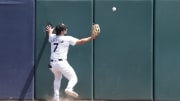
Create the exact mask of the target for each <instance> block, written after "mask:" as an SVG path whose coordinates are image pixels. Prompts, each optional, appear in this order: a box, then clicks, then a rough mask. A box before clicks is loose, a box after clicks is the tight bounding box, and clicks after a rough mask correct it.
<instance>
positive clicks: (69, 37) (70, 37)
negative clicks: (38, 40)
mask: <svg viewBox="0 0 180 101" xmlns="http://www.w3.org/2000/svg"><path fill="white" fill-rule="evenodd" d="M64 37H65V38H66V39H72V38H74V37H73V36H69V35H67V36H64Z"/></svg>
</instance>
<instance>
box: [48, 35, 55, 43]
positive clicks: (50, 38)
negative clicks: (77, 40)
mask: <svg viewBox="0 0 180 101" xmlns="http://www.w3.org/2000/svg"><path fill="white" fill-rule="evenodd" d="M55 35H56V34H50V36H49V42H51V40H52V39H53V37H54V36H55Z"/></svg>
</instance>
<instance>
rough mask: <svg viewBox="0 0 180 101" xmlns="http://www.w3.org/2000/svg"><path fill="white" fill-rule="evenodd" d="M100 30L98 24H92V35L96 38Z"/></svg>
mask: <svg viewBox="0 0 180 101" xmlns="http://www.w3.org/2000/svg"><path fill="white" fill-rule="evenodd" d="M100 32H101V29H100V26H99V24H93V25H92V36H93V37H94V38H96V37H97V36H98V35H99V34H100Z"/></svg>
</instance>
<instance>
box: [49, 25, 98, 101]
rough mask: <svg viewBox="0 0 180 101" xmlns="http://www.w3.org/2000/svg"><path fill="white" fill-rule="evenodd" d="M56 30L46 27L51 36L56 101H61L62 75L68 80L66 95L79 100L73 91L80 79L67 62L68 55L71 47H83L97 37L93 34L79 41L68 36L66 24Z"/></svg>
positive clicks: (58, 26) (51, 64) (51, 67)
mask: <svg viewBox="0 0 180 101" xmlns="http://www.w3.org/2000/svg"><path fill="white" fill-rule="evenodd" d="M53 30H54V28H52V26H51V25H47V26H46V32H47V33H48V35H49V42H50V43H51V56H50V65H49V66H50V70H51V71H52V73H53V74H54V100H55V101H59V97H60V94H59V91H60V85H61V79H62V75H63V76H64V77H65V78H66V79H68V85H67V87H66V89H65V93H66V94H67V95H69V96H71V97H73V98H77V97H78V96H79V95H78V94H77V93H76V92H75V91H74V90H73V88H74V86H75V85H76V83H77V81H78V78H77V75H76V73H75V71H74V69H73V68H72V66H71V65H70V64H69V63H68V61H67V54H68V50H69V45H72V46H74V45H81V44H85V43H87V42H89V41H91V40H93V39H95V38H96V37H97V35H95V34H92V35H91V36H90V37H87V38H82V39H77V38H74V37H72V36H67V35H66V34H67V31H68V29H67V27H66V26H65V25H64V24H59V25H57V26H56V27H55V33H56V34H54V33H53Z"/></svg>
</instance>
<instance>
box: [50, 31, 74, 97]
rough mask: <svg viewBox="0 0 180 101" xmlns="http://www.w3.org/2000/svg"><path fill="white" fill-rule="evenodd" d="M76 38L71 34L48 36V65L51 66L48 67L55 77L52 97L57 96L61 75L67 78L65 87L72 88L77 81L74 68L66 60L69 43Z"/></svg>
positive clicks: (71, 43)
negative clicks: (49, 45) (49, 50)
mask: <svg viewBox="0 0 180 101" xmlns="http://www.w3.org/2000/svg"><path fill="white" fill-rule="evenodd" d="M77 40H78V39H77V38H74V37H72V36H57V35H56V34H51V35H50V36H49V42H50V43H51V58H50V65H51V67H52V68H50V69H51V71H52V72H53V74H54V78H55V79H54V97H57V98H58V97H59V90H60V85H61V79H62V75H63V76H64V77H65V78H67V79H68V80H69V82H68V85H67V88H66V89H69V90H73V87H74V86H75V85H76V83H77V81H78V79H77V76H76V73H75V71H74V69H73V68H72V67H71V66H70V65H69V63H68V61H67V54H68V49H69V45H72V46H74V45H75V44H76V41H77Z"/></svg>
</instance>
